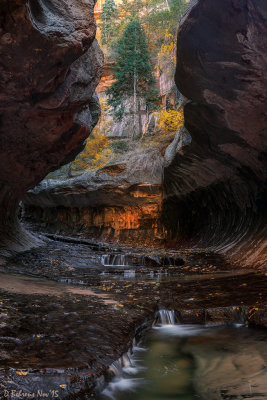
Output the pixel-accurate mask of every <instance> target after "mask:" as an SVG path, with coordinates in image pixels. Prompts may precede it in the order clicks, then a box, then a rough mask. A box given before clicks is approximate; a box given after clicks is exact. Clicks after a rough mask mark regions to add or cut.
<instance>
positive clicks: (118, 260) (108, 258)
mask: <svg viewBox="0 0 267 400" xmlns="http://www.w3.org/2000/svg"><path fill="white" fill-rule="evenodd" d="M101 263H102V264H103V265H104V266H105V267H111V266H116V267H125V266H127V265H129V264H128V260H127V256H126V255H125V254H103V255H102V257H101Z"/></svg>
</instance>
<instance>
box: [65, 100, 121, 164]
mask: <svg viewBox="0 0 267 400" xmlns="http://www.w3.org/2000/svg"><path fill="white" fill-rule="evenodd" d="M100 105H101V117H100V119H99V121H98V123H97V125H96V127H95V128H94V130H93V134H92V135H91V136H89V138H88V139H87V141H86V146H85V149H84V150H83V151H82V152H81V153H80V154H79V155H78V157H76V159H75V160H74V161H73V163H72V169H73V170H74V171H77V170H86V169H97V168H101V167H103V166H104V165H106V164H107V163H108V162H109V160H110V159H111V158H112V157H113V152H112V150H111V141H110V139H109V138H108V137H107V136H106V135H107V134H108V133H109V130H110V126H111V122H110V119H109V117H108V106H107V103H106V99H100Z"/></svg>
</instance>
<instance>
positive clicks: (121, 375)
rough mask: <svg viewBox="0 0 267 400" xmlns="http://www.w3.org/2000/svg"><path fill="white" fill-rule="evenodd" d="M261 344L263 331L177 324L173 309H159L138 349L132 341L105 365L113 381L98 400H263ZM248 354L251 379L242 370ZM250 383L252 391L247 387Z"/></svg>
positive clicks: (264, 376) (234, 326)
mask: <svg viewBox="0 0 267 400" xmlns="http://www.w3.org/2000/svg"><path fill="white" fill-rule="evenodd" d="M237 329H238V335H237V334H236V332H237ZM193 337H196V338H199V339H198V340H195V339H192V338H193ZM264 340H266V333H265V332H255V331H254V330H250V329H247V328H244V327H240V325H239V327H238V328H237V325H236V324H232V325H225V326H210V325H206V326H201V325H188V324H180V323H178V322H177V319H176V315H175V311H174V310H165V309H161V310H159V311H158V312H157V313H156V315H155V323H154V329H151V330H150V331H149V332H148V333H147V335H145V336H144V337H143V338H142V339H141V342H139V344H138V346H139V347H138V346H137V345H136V343H135V342H134V343H133V348H132V351H130V352H128V353H125V354H124V355H123V356H122V357H121V358H120V359H119V360H117V361H116V362H115V363H113V364H112V365H111V367H110V372H111V375H112V376H113V379H112V380H111V381H110V382H109V384H108V385H107V386H106V388H105V390H104V391H102V392H101V394H100V395H99V397H98V399H101V400H108V399H113V400H158V399H160V400H167V399H168V400H195V399H199V398H204V399H205V400H213V399H215V398H216V399H217V393H221V392H223V393H225V394H226V395H227V396H228V395H229V396H228V397H229V398H230V397H231V399H233V400H238V399H240V398H241V397H242V398H251V399H254V398H255V400H256V399H258V398H259V397H261V398H264V399H265V398H267V387H266V383H265V382H266V378H267V376H266V375H267V373H266V370H265V369H264V368H262V365H263V364H262V360H263V359H262V351H261V350H262V349H263V347H262V346H263V342H264ZM225 349H227V351H225ZM251 352H252V353H253V354H254V355H255V357H256V359H257V363H256V364H255V366H256V367H255V368H256V369H257V368H258V369H257V375H255V371H254V370H253V369H252V370H251V372H250V371H249V370H248V369H247V365H248V363H249V360H250V357H251V354H252V353H251ZM253 357H254V356H253ZM240 363H241V364H240ZM214 365H216V366H217V367H216V369H214ZM253 365H254V364H253ZM228 368H230V369H231V375H229V373H228ZM253 374H254V375H253ZM255 376H256V377H255ZM251 379H253V382H254V383H255V385H254V386H252V385H251V384H249V382H251ZM244 382H245V383H244ZM246 382H248V384H246ZM258 395H259V397H258ZM228 397H227V398H228ZM225 398H226V397H225Z"/></svg>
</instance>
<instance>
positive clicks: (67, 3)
mask: <svg viewBox="0 0 267 400" xmlns="http://www.w3.org/2000/svg"><path fill="white" fill-rule="evenodd" d="M94 5H95V4H94V1H93V0H53V1H50V0H2V1H1V3H0V13H1V16H0V19H1V28H0V52H1V64H0V77H1V80H0V85H1V88H0V90H1V96H0V188H1V190H0V254H2V255H6V254H8V252H9V251H12V250H14V251H20V250H23V249H26V248H28V247H31V246H32V245H33V244H34V242H35V244H36V240H37V239H34V237H33V236H31V235H30V234H29V233H27V232H26V231H24V230H23V228H21V226H20V225H19V222H18V218H17V210H18V206H19V202H20V200H21V199H22V197H23V196H24V194H25V193H26V192H27V190H29V189H30V188H33V187H34V186H35V185H36V184H37V183H38V182H39V181H40V180H42V179H43V178H44V177H45V176H46V175H47V174H48V173H49V172H50V171H53V170H55V169H57V168H59V167H60V166H61V165H63V164H65V163H68V162H69V161H70V160H73V159H74V157H75V156H76V155H77V154H78V153H79V152H80V151H81V150H82V148H83V143H84V140H85V139H86V138H87V137H88V135H89V134H90V132H91V130H92V128H93V127H94V125H95V124H96V122H97V120H98V117H99V114H100V106H99V102H98V99H97V96H96V95H95V88H96V86H97V84H98V82H99V80H100V77H101V70H102V66H103V55H102V51H101V50H100V48H99V46H98V43H97V42H96V40H95V33H96V24H95V20H94Z"/></svg>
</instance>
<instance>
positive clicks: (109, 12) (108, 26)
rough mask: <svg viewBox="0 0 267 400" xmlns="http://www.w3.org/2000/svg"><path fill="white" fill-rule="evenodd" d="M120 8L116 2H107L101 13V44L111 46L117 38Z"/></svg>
mask: <svg viewBox="0 0 267 400" xmlns="http://www.w3.org/2000/svg"><path fill="white" fill-rule="evenodd" d="M118 15H119V13H118V8H117V6H116V4H115V1H114V0H106V1H105V3H104V5H103V8H102V12H101V20H102V24H101V44H102V45H105V44H108V45H110V44H111V42H112V41H113V40H114V38H115V37H116V30H117V20H118Z"/></svg>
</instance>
